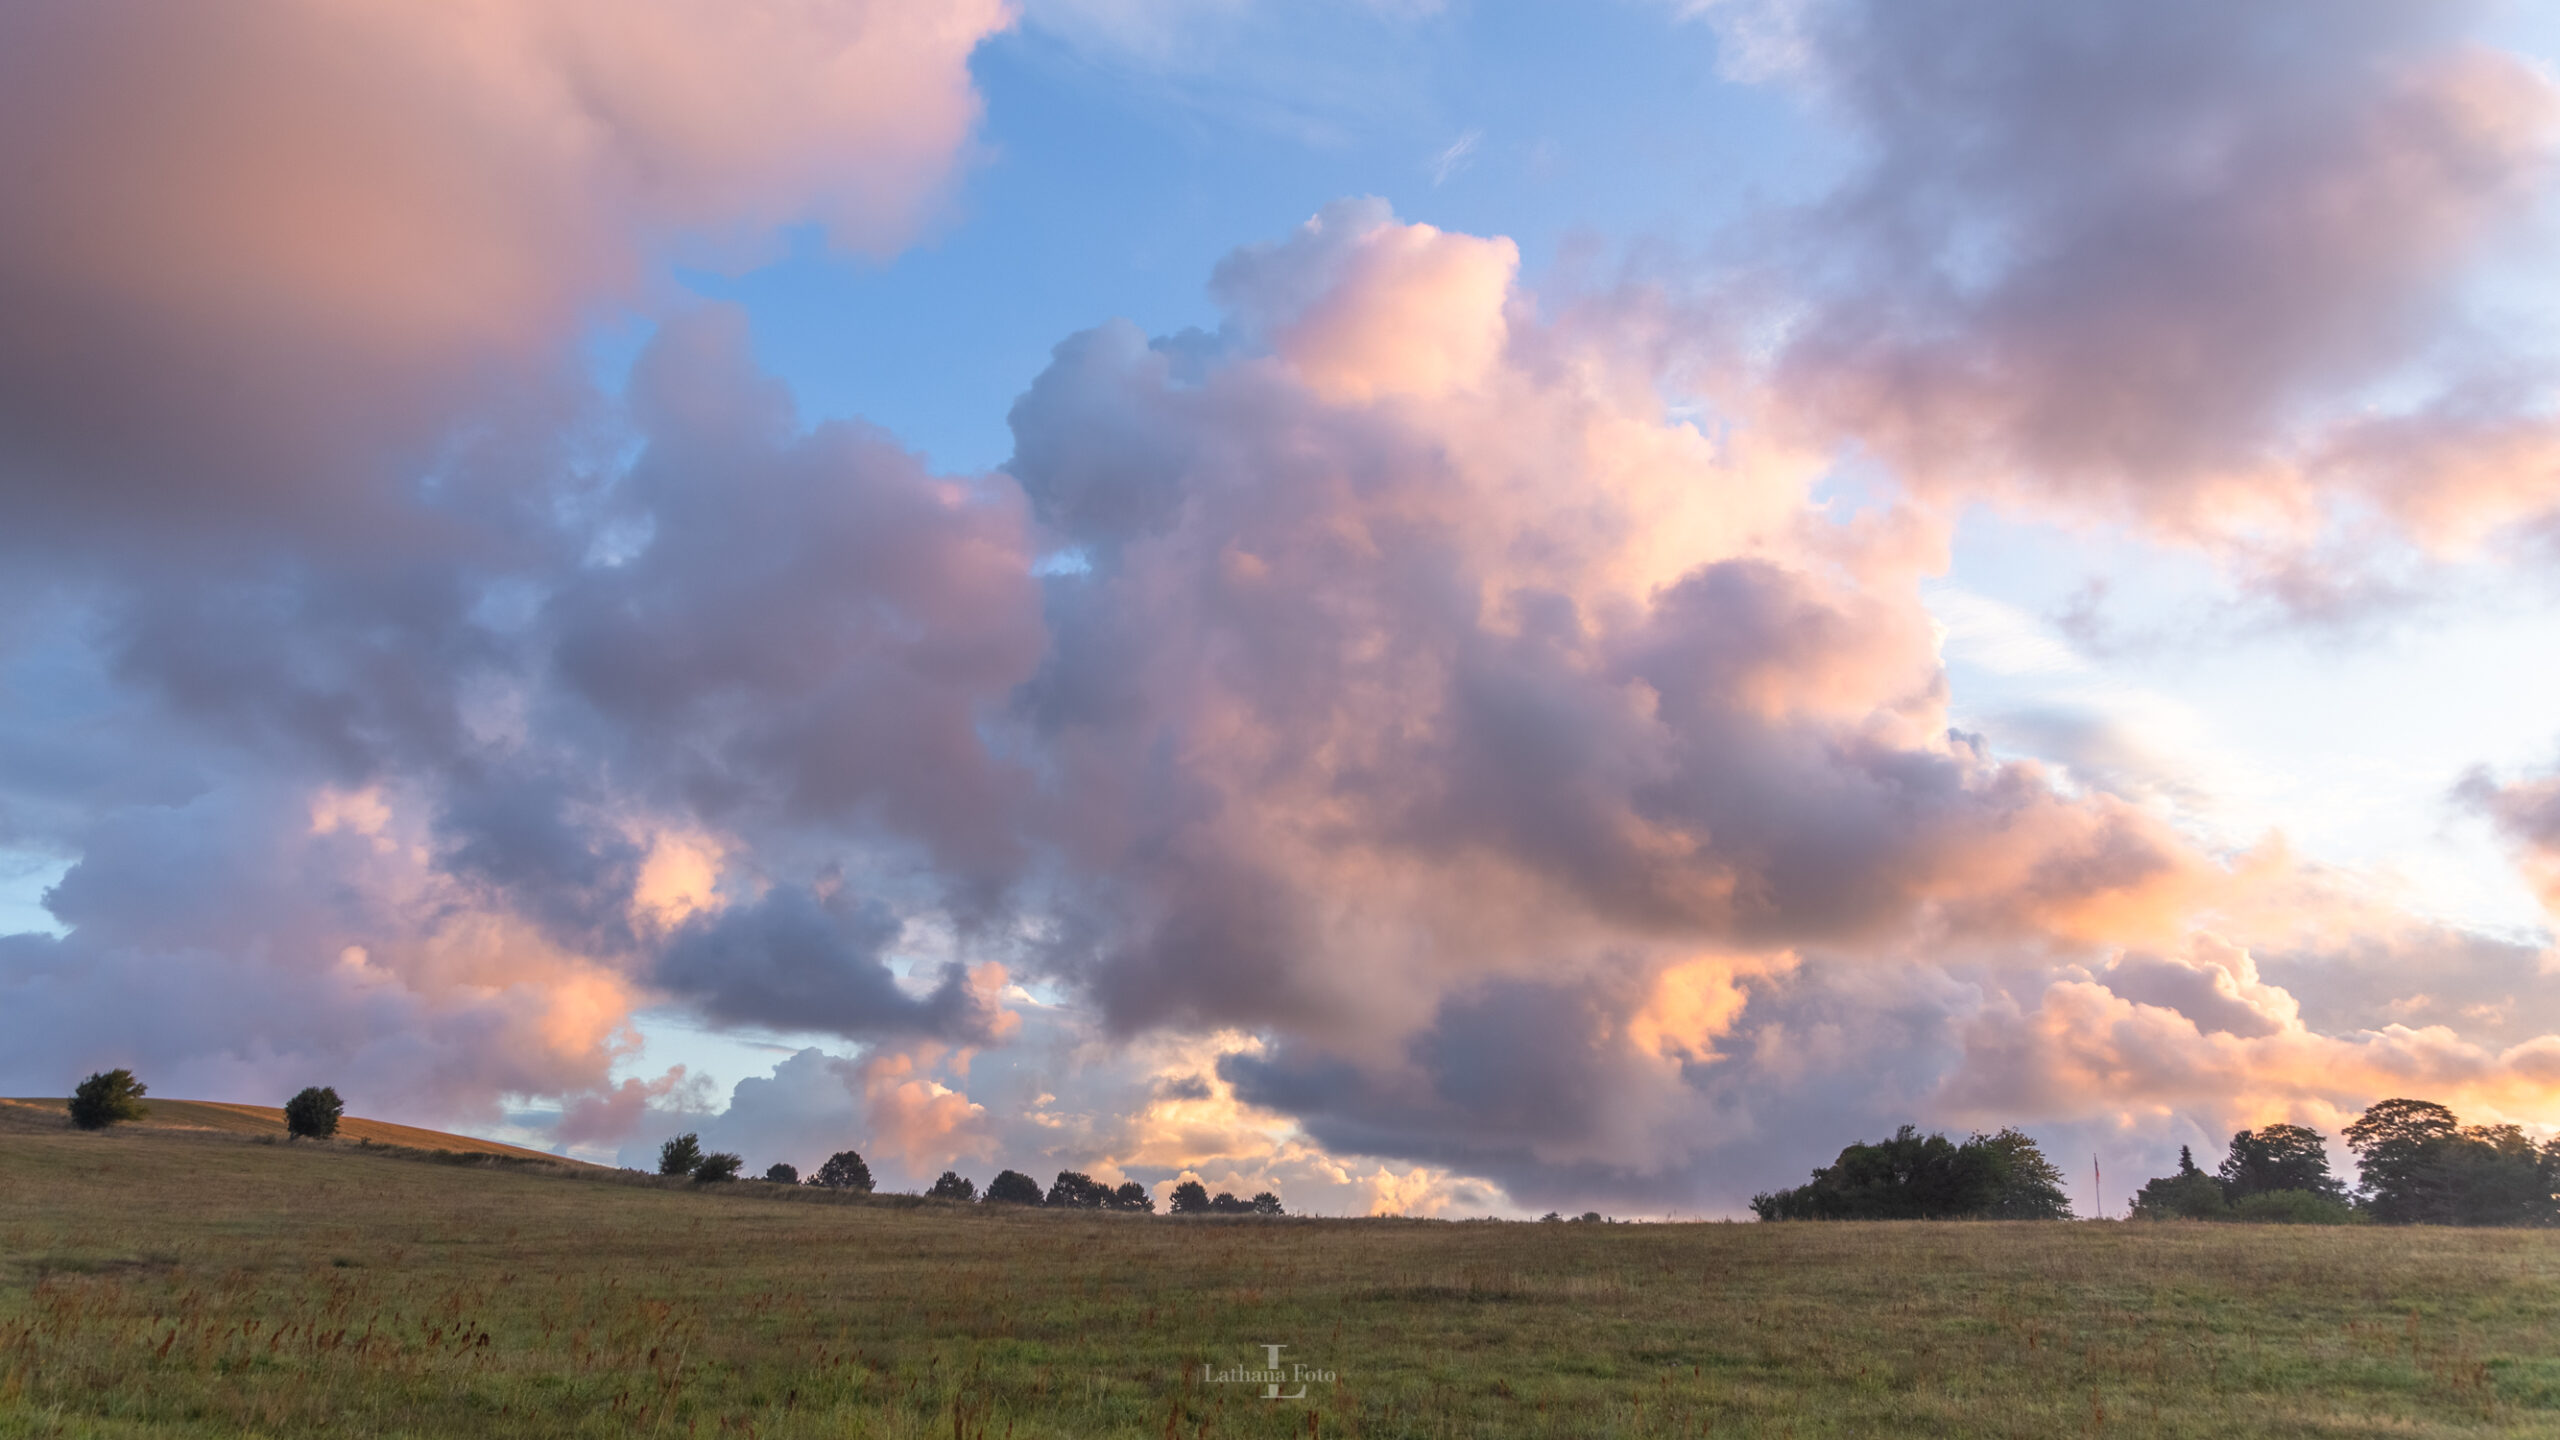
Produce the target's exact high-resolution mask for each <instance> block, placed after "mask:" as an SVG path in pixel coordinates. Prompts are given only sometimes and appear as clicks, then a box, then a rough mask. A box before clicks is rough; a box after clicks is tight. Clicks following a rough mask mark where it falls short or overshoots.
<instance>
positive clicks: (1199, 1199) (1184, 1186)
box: [1170, 1180, 1209, 1215]
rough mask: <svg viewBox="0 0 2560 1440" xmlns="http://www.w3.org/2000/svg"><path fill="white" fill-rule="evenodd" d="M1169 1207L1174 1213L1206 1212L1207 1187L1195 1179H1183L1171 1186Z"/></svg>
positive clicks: (1207, 1207)
mask: <svg viewBox="0 0 2560 1440" xmlns="http://www.w3.org/2000/svg"><path fill="white" fill-rule="evenodd" d="M1170 1208H1171V1209H1172V1211H1173V1213H1174V1214H1176V1215H1206V1214H1208V1213H1209V1187H1208V1186H1206V1185H1203V1184H1201V1183H1200V1182H1199V1181H1197V1180H1185V1181H1183V1182H1182V1183H1181V1184H1179V1185H1176V1186H1174V1187H1173V1204H1172V1206H1171V1207H1170Z"/></svg>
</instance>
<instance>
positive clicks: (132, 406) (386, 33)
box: [0, 0, 1007, 544]
mask: <svg viewBox="0 0 2560 1440" xmlns="http://www.w3.org/2000/svg"><path fill="white" fill-rule="evenodd" d="M1006 18H1007V12H1006V10H1005V7H1004V6H1003V5H1002V4H1001V3H1000V0H960V3H940V0H936V3H916V4H907V3H882V4H868V3H865V4H853V3H827V4H801V3H754V4H744V5H734V4H714V3H706V0H679V3H670V4H655V5H650V6H647V7H643V8H641V9H637V10H635V9H633V8H632V7H628V6H621V5H614V4H610V3H597V0H540V3H533V4H516V3H509V0H470V3H465V4H460V5H439V6H396V5H395V6H357V7H348V6H340V5H330V4H319V3H310V0H256V3H252V4H247V5H241V6H232V7H227V8H226V9H225V10H224V11H223V12H222V13H221V14H219V15H216V14H213V13H211V12H207V11H202V10H195V9H178V10H170V9H166V8H163V7H159V6H154V5H148V4H137V3H126V0H109V3H104V4H97V5H67V4H37V5H27V6H13V7H11V9H10V10H9V12H8V14H7V15H6V16H5V17H0V176H5V177H6V179H7V183H8V188H9V191H10V194H11V195H12V197H13V200H12V203H11V204H10V206H9V207H8V213H7V215H6V216H4V217H0V308H5V309H6V310H7V311H8V313H9V314H10V316H11V323H10V327H9V336H8V339H7V341H6V343H5V344H0V435H5V436H6V437H7V438H6V440H5V441H0V495H5V497H6V498H7V502H8V504H9V506H10V509H11V514H12V517H13V520H14V521H15V523H14V524H13V525H12V526H11V530H12V532H13V534H14V535H15V536H16V537H17V538H18V539H20V540H21V541H26V540H31V539H35V538H38V537H40V536H44V535H51V534H59V533H72V534H77V535H78V536H80V537H81V538H82V540H83V541H84V542H85V543H88V544H131V543H134V542H135V541H136V540H137V539H141V538H144V537H145V536H147V537H148V539H149V540H150V541H152V542H154V543H161V544H166V543H169V542H172V541H175V540H177V539H179V538H181V536H182V534H184V533H185V532H186V531H190V530H191V531H194V532H203V531H213V532H215V533H217V534H222V535H227V536H229V537H232V538H238V539H246V540H250V541H257V540H271V539H273V538H274V537H275V534H276V532H277V531H278V530H279V529H287V530H290V529H304V530H313V529H317V530H324V531H327V532H329V533H332V534H334V535H336V536H337V537H338V538H339V539H341V540H342V541H343V540H347V539H351V538H356V537H358V536H363V535H367V534H375V535H376V536H377V538H378V531H376V530H375V529H374V528H373V527H378V526H380V525H381V523H382V522H383V521H384V520H385V518H386V516H387V515H388V514H391V513H396V511H397V509H398V508H399V505H398V502H399V500H400V498H401V496H402V495H403V493H404V492H406V491H407V490H408V489H409V488H410V487H411V486H412V485H413V484H414V480H415V476H416V472H417V471H418V470H419V469H421V468H427V467H430V466H432V465H433V463H434V459H435V456H436V455H437V453H438V452H439V451H440V450H441V449H443V448H444V447H445V446H446V445H447V444H448V443H449V440H448V437H447V435H446V434H445V429H446V427H447V426H449V425H451V424H452V423H453V422H455V421H456V420H458V419H462V418H465V417H466V416H468V417H470V418H472V419H474V420H475V422H479V423H485V417H486V416H487V415H488V414H491V413H497V414H503V413H505V412H506V411H508V410H511V409H514V410H523V409H526V408H532V409H534V410H537V411H548V410H552V409H554V408H555V407H557V406H559V405H562V404H565V403H566V401H565V399H564V397H563V396H562V395H561V394H560V393H558V385H559V382H558V380H557V379H556V372H555V369H554V367H555V366H556V365H557V364H558V362H559V361H560V360H561V359H562V358H563V355H562V352H563V350H564V347H565V346H566V344H567V343H568V342H569V341H570V340H571V339H572V338H573V335H574V332H575V329H576V327H577V326H579V325H580V324H582V323H584V322H586V321H587V320H589V319H591V318H593V317H594V315H595V314H596V313H597V312H598V310H599V308H600V307H604V306H609V305H612V304H616V303H621V302H628V301H630V300H633V299H636V298H638V297H639V296H640V294H641V293H642V291H643V290H644V288H645V287H646V285H647V284H648V283H649V276H650V273H651V262H652V261H654V260H656V259H657V258H659V257H660V256H662V255H663V254H665V253H668V252H670V251H674V252H681V253H688V254H693V255H696V256H697V257H700V258H720V257H740V256H743V255H745V254H748V253H751V247H753V246H756V245H759V244H763V243H768V241H769V237H770V236H771V234H772V233H773V230H774V228H775V227H776V226H778V225H781V224H784V223H788V222H796V221H810V222H815V223H817V224H820V225H823V226H824V227H825V228H826V231H827V233H828V234H829V235H830V237H832V239H833V240H834V242H835V243H837V244H839V245H842V246H844V247H846V248H849V249H855V250H862V251H869V252H872V253H883V252H886V251H888V250H891V249H894V248H895V247H896V246H897V245H899V244H900V243H902V242H903V240H904V239H905V238H906V237H908V236H909V235H911V234H913V233H914V231H915V229H916V227H917V226H918V225H919V224H920V223H921V222H922V220H923V219H924V218H925V216H926V215H927V214H928V213H929V211H930V209H931V207H932V206H933V205H934V203H935V202H936V200H937V198H938V196H939V195H940V193H941V191H942V189H943V187H944V185H945V183H946V181H947V178H948V176H949V174H950V172H951V169H952V166H953V164H954V161H955V159H956V158H958V157H959V156H960V155H962V154H963V153H964V151H965V148H966V145H967V141H968V137H969V134H970V131H971V128H972V127H973V125H974V124H975V122H976V118H977V113H978V100H977V96H976V93H975V91H974V89H973V88H972V86H971V84H970V80H969V76H968V71H967V65H966V62H967V59H968V56H969V54H970V51H971V50H972V49H973V48H974V47H975V46H976V44H977V43H978V41H979V40H980V39H981V38H983V37H984V36H986V35H987V34H989V33H991V32H993V31H994V30H996V29H998V28H999V27H1001V26H1002V25H1003V24H1004V23H1006ZM511 395H514V396H519V397H521V398H518V399H516V400H513V401H510V400H509V399H508V398H507V397H509V396H511ZM172 519H177V520H182V521H183V522H184V529H183V530H182V529H181V528H180V527H176V526H171V525H169V524H168V523H166V522H167V521H169V520H172ZM198 538H202V537H201V536H199V537H198Z"/></svg>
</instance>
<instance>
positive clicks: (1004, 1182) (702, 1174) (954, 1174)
mask: <svg viewBox="0 0 2560 1440" xmlns="http://www.w3.org/2000/svg"><path fill="white" fill-rule="evenodd" d="M742 1168H744V1162H743V1161H741V1160H740V1159H739V1158H738V1157H737V1156H735V1155H731V1154H728V1153H726V1152H725V1151H724V1152H717V1153H706V1152H705V1151H704V1150H703V1148H702V1137H701V1136H700V1135H696V1134H691V1133H687V1134H683V1135H678V1136H676V1137H675V1138H674V1139H672V1140H669V1141H668V1142H666V1143H665V1144H664V1145H661V1146H659V1147H658V1173H659V1174H661V1175H667V1176H683V1177H690V1178H691V1179H693V1180H695V1181H697V1182H702V1183H709V1184H716V1183H718V1182H720V1181H724V1180H735V1179H737V1178H738V1172H739V1171H740V1170H741V1169H742ZM764 1178H765V1179H767V1180H769V1181H771V1182H773V1183H774V1184H777V1185H799V1184H803V1183H806V1184H810V1185H816V1186H820V1187H822V1188H824V1189H829V1190H843V1191H847V1192H850V1193H852V1194H856V1195H868V1194H870V1193H871V1188H872V1181H871V1167H870V1165H869V1164H867V1163H865V1162H864V1160H863V1158H862V1156H861V1155H860V1154H858V1153H856V1152H854V1151H851V1150H839V1151H837V1152H836V1153H835V1154H833V1155H831V1156H828V1157H827V1163H826V1164H824V1165H821V1166H819V1167H818V1169H817V1173H816V1174H813V1175H811V1176H810V1177H809V1178H808V1180H807V1181H805V1182H804V1181H802V1180H801V1178H800V1172H799V1170H798V1169H797V1168H795V1167H793V1166H790V1165H786V1164H781V1163H776V1164H774V1165H773V1166H771V1167H770V1168H768V1169H767V1170H766V1171H765V1172H764ZM925 1194H926V1195H928V1196H930V1197H931V1198H933V1199H936V1200H957V1201H962V1202H978V1203H983V1204H989V1205H1036V1206H1039V1207H1041V1208H1044V1209H1054V1210H1128V1211H1135V1212H1138V1213H1141V1214H1147V1215H1152V1214H1154V1213H1155V1208H1156V1197H1154V1196H1153V1195H1150V1194H1148V1193H1147V1187H1146V1186H1144V1185H1141V1184H1139V1183H1138V1182H1137V1181H1135V1180H1124V1181H1122V1182H1121V1183H1120V1184H1118V1185H1116V1186H1113V1185H1105V1184H1103V1183H1102V1182H1101V1181H1099V1180H1096V1179H1094V1178H1093V1177H1092V1176H1090V1175H1087V1174H1085V1173H1084V1172H1082V1171H1080V1170H1061V1171H1059V1172H1058V1178H1057V1179H1055V1180H1053V1181H1051V1182H1050V1183H1049V1189H1048V1192H1047V1193H1046V1194H1045V1195H1044V1194H1043V1193H1041V1189H1040V1182H1039V1181H1037V1180H1034V1179H1032V1178H1031V1177H1030V1176H1028V1175H1025V1174H1023V1173H1022V1172H1021V1171H1019V1170H1004V1171H999V1172H998V1173H997V1175H996V1178H994V1179H993V1180H990V1181H988V1182H987V1193H986V1195H985V1196H984V1197H983V1199H981V1197H980V1196H979V1194H978V1186H977V1182H975V1181H973V1180H971V1179H969V1178H968V1177H967V1176H965V1175H962V1174H961V1173H959V1172H958V1171H956V1170H945V1171H943V1172H942V1176H941V1178H940V1179H937V1180H935V1181H934V1182H933V1186H932V1188H931V1189H929V1190H927V1191H925ZM1172 1200H1173V1203H1172V1206H1171V1207H1170V1208H1171V1210H1172V1212H1173V1213H1174V1214H1176V1215H1281V1214H1286V1213H1287V1212H1286V1211H1284V1210H1283V1209H1282V1208H1281V1206H1280V1197H1279V1196H1277V1195H1274V1194H1272V1193H1271V1192H1270V1191H1268V1190H1265V1191H1263V1192H1262V1193H1260V1194H1258V1195H1256V1196H1254V1197H1253V1198H1252V1199H1250V1200H1239V1199H1237V1198H1236V1197H1235V1196H1233V1195H1231V1194H1228V1193H1227V1192H1225V1191H1223V1190H1222V1191H1220V1192H1218V1193H1217V1194H1216V1195H1211V1194H1210V1193H1209V1190H1208V1187H1207V1186H1205V1185H1202V1184H1201V1183H1200V1182H1199V1181H1197V1180H1185V1181H1183V1182H1182V1183H1181V1184H1179V1185H1176V1186H1174V1187H1173V1196H1172Z"/></svg>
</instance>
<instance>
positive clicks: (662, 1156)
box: [658, 1130, 702, 1175]
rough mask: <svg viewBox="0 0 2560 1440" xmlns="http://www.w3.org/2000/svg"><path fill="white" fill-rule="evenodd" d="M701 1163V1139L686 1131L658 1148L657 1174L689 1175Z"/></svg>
mask: <svg viewBox="0 0 2560 1440" xmlns="http://www.w3.org/2000/svg"><path fill="white" fill-rule="evenodd" d="M701 1163H702V1137H701V1136H699V1135H696V1134H694V1133H693V1132H692V1131H690V1130H688V1131H686V1132H685V1133H684V1134H682V1135H679V1136H677V1137H676V1138H674V1139H673V1140H670V1141H668V1142H667V1143H666V1144H664V1145H661V1146H659V1147H658V1173H659V1174H661V1175H690V1174H692V1173H693V1172H694V1167H696V1166H698V1165H700V1164H701Z"/></svg>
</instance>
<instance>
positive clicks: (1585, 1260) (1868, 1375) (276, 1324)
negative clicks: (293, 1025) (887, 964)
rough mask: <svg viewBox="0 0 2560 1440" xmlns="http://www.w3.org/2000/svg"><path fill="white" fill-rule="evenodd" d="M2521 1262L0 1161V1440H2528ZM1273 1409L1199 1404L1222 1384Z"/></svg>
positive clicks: (254, 1145)
mask: <svg viewBox="0 0 2560 1440" xmlns="http://www.w3.org/2000/svg"><path fill="white" fill-rule="evenodd" d="M2555 1318H2560V1235H2553V1234H2544V1233H2525V1232H2514V1231H2503V1232H2499V1231H2447V1230H2394V1229H2387V1228H2380V1227H2355V1228H2308V1227H2286V1226H2249V1225H2130V1224H2079V1225H2072V1224H2045V1225H2034V1224H2023V1225H1994V1224H1906V1225H1812V1224H1802V1225H1772V1226H1760V1225H1641V1226H1639V1225H1618V1226H1598V1225H1591V1226H1585V1225H1535V1224H1485V1223H1476V1224H1438V1223H1430V1222H1421V1221H1326V1220H1285V1221H1260V1220H1223V1219H1220V1220H1182V1221H1175V1220H1171V1219H1160V1218H1146V1217H1125V1216H1067V1215H1047V1214H1038V1213H1025V1212H1005V1211H1000V1210H989V1209H973V1208H963V1207H954V1206H943V1205H938V1204H929V1203H924V1202H906V1203H898V1202H893V1201H885V1200H884V1201H873V1202H869V1203H863V1202H831V1201H829V1200H827V1199H825V1198H824V1197H812V1196H810V1195H809V1194H808V1193H807V1192H805V1191H799V1192H787V1191H783V1190H781V1189H780V1188H779V1187H771V1186H765V1185H761V1184H755V1183H746V1184H739V1185H733V1186H722V1187H714V1188H710V1189H694V1188H691V1187H686V1186H683V1185H681V1184H679V1183H676V1182H658V1181H654V1180H640V1179H637V1178H621V1177H615V1176H613V1175H612V1174H611V1173H610V1172H602V1171H595V1170H587V1171H583V1172H577V1171H569V1170H565V1169H563V1170H550V1169H545V1168H541V1167H534V1166H528V1165H523V1164H520V1163H513V1162H508V1161H504V1160H479V1161H470V1162H462V1163H446V1164H429V1163H421V1161H420V1160H419V1159H417V1158H414V1157H408V1158H404V1157H402V1156H399V1155H395V1154H391V1153H387V1152H381V1151H366V1150H361V1149H357V1148H354V1147H348V1146H339V1147H334V1148H324V1147H315V1146H307V1145H306V1146H296V1145H285V1144H281V1143H272V1142H261V1141H259V1140H257V1139H254V1138H247V1137H226V1136H221V1135H213V1134H202V1133H198V1134H188V1133H183V1132H171V1131H161V1132H133V1131H124V1132H118V1131H110V1132H107V1133H104V1134H98V1135H83V1134H77V1133H73V1132H70V1131H68V1130H66V1129H62V1128H59V1127H57V1126H53V1125H51V1124H45V1125H38V1124H36V1123H34V1122H32V1121H30V1120H28V1119H26V1118H25V1117H17V1118H14V1119H6V1120H5V1123H0V1435H7V1436H22V1435H47V1436H50V1435H96V1436H116V1437H123V1436H163V1435H222V1436H234V1435H260V1436H299V1435H315V1436H316V1435H327V1436H367V1435H385V1436H389V1435H421V1436H424V1435H451V1436H496V1435H585V1436H599V1437H602V1436H625V1435H640V1436H677V1435H685V1436H761V1437H774V1440H782V1437H820V1436H824V1437H830V1440H834V1437H846V1436H879V1437H960V1440H975V1437H982V1436H983V1437H989V1440H994V1437H1004V1436H1015V1437H1035V1436H1067V1435H1074V1436H1084V1435H1117V1436H1132V1437H1147V1440H1157V1437H1163V1436H1167V1435H1179V1436H1183V1437H1188V1440H1199V1437H1209V1436H1230V1437H1251V1436H1273V1437H1278V1436H1303V1435H1308V1434H1317V1435H1332V1436H1355V1435H1356V1436H1379V1437H1386V1436H1415V1437H1419V1436H1451V1437H1472V1436H1494V1435H1534V1436H1674V1435H1681V1436H1695V1435H1701V1434H1711V1435H1735V1436H1745V1435H1771V1436H1775V1435H1796V1436H1818V1435H1895V1436H1904V1435H2015V1436H2036V1437H2045V1436H2056V1435H2078V1434H2091V1433H2119V1434H2128V1435H2170V1436H2189V1435H2195V1436H2202V1435H2233V1436H2237V1435H2250V1436H2258V1435H2291V1436H2385V1435H2388V1436H2429V1435H2456V1434H2516V1433H2546V1432H2548V1433H2560V1334H2555V1329H2554V1321H2555ZM1266 1343H1272V1344H1282V1345H1286V1346H1287V1347H1289V1348H1288V1350H1287V1352H1286V1353H1285V1354H1284V1356H1283V1360H1284V1363H1285V1362H1286V1361H1290V1360H1299V1361H1303V1362H1305V1363H1308V1364H1311V1365H1315V1366H1321V1367H1323V1368H1326V1369H1330V1370H1332V1371H1334V1372H1335V1373H1336V1374H1337V1376H1338V1381H1337V1383H1335V1384H1332V1385H1323V1384H1318V1385H1315V1386H1312V1387H1310V1389H1309V1391H1308V1398H1307V1400H1306V1401H1304V1402H1285V1403H1278V1404H1274V1403H1271V1402H1269V1401H1266V1400H1263V1399H1262V1398H1260V1391H1259V1390H1258V1389H1256V1388H1253V1387H1248V1386H1243V1385H1216V1384H1204V1383H1202V1382H1201V1379H1200V1374H1199V1371H1200V1367H1201V1366H1202V1365H1204V1364H1208V1365H1214V1366H1217V1367H1220V1368H1226V1367H1235V1366H1242V1365H1250V1364H1255V1363H1258V1362H1259V1361H1260V1360H1261V1357H1262V1354H1263V1352H1262V1351H1261V1350H1260V1349H1259V1348H1258V1347H1259V1346H1260V1345H1262V1344H1266Z"/></svg>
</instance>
